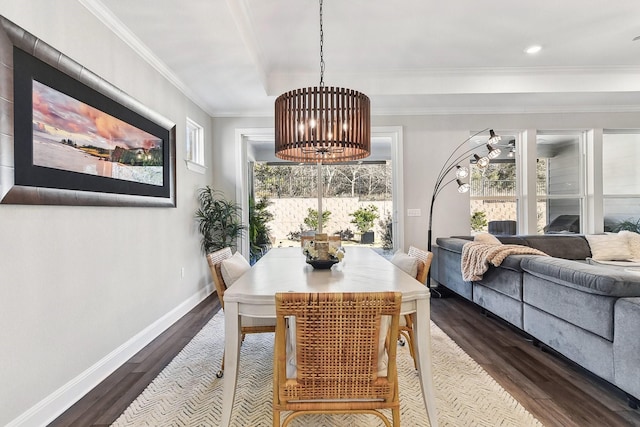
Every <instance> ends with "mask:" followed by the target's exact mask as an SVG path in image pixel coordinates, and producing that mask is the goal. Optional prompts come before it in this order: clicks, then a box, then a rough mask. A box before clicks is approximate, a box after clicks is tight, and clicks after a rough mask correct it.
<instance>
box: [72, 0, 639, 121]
mask: <svg viewBox="0 0 640 427" xmlns="http://www.w3.org/2000/svg"><path fill="white" fill-rule="evenodd" d="M80 1H81V2H82V3H83V4H84V5H85V6H86V7H87V8H88V9H89V10H91V11H92V12H93V13H95V14H96V15H97V16H98V17H99V18H100V19H102V20H103V22H105V23H106V24H107V25H109V26H110V27H111V28H112V29H113V30H114V31H115V32H116V33H117V34H119V35H120V36H121V37H122V38H123V39H124V40H125V41H127V42H128V43H129V44H130V45H131V46H132V47H134V48H135V49H137V50H138V51H139V52H140V53H141V54H142V55H144V56H145V57H146V58H147V59H148V61H149V62H150V63H151V64H153V65H154V66H155V67H156V68H157V69H158V70H160V71H161V72H162V73H163V74H165V75H166V76H167V78H169V79H170V80H171V81H173V82H174V84H176V86H178V87H179V88H180V89H181V90H183V91H184V92H185V93H186V94H187V95H188V96H189V97H190V98H191V99H193V100H194V101H195V102H196V103H197V104H198V105H200V106H201V107H202V108H204V109H205V110H206V111H207V112H208V113H209V114H211V115H212V116H251V115H257V116H270V115H272V114H273V102H274V100H275V98H276V97H277V96H278V95H280V94H281V93H283V92H285V91H288V90H291V89H296V88H298V87H305V86H316V85H318V83H319V80H320V65H319V63H320V59H319V55H320V53H319V40H320V35H319V16H318V15H319V10H318V9H319V6H318V1H317V0H188V1H187V0H135V1H131V0H80ZM636 36H640V1H637V0H613V1H610V2H603V1H602V0H538V1H522V0H520V1H514V0H483V1H478V0H449V1H434V0H401V1H390V0H325V3H324V59H325V62H326V70H325V77H324V81H325V85H326V86H341V87H348V88H350V89H356V90H359V91H361V92H364V93H365V94H367V95H368V96H369V97H370V98H371V107H372V112H373V114H374V115H379V114H423V113H434V114H443V113H509V112H564V111H577V112H580V111H603V112H606V111H640V40H639V41H633V39H634V38H635V37H636ZM532 44H539V45H541V46H542V47H543V49H542V51H541V52H540V53H538V54H537V55H527V54H525V53H524V49H525V48H526V47H528V46H529V45H532Z"/></svg>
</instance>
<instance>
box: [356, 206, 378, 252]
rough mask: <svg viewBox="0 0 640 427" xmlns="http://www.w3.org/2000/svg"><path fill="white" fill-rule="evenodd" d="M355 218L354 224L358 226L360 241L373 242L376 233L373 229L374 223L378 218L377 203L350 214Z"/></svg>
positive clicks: (364, 242)
mask: <svg viewBox="0 0 640 427" xmlns="http://www.w3.org/2000/svg"><path fill="white" fill-rule="evenodd" d="M350 215H351V216H352V217H353V219H352V220H351V223H352V224H355V226H356V228H357V229H358V231H359V232H360V243H363V244H371V243H373V241H374V234H373V231H372V228H373V224H374V222H375V220H376V219H378V217H379V215H378V207H377V206H375V205H369V206H365V207H363V208H358V209H357V210H355V211H354V212H353V213H351V214H350Z"/></svg>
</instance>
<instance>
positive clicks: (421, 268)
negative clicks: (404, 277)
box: [400, 246, 433, 369]
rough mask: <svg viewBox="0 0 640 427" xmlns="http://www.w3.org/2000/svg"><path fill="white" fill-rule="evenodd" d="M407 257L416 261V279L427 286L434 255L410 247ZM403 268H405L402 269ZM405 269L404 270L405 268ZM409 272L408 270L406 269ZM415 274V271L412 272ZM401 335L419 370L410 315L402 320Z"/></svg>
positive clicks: (414, 364)
mask: <svg viewBox="0 0 640 427" xmlns="http://www.w3.org/2000/svg"><path fill="white" fill-rule="evenodd" d="M407 255H408V256H409V257H410V258H414V259H415V260H416V264H417V268H416V273H415V278H416V280H417V281H418V282H420V283H422V284H425V281H426V280H427V275H428V274H429V268H431V261H432V260H433V253H431V252H427V251H425V250H422V249H418V248H416V247H414V246H409V251H408V252H407ZM400 268H403V267H400ZM403 269H404V268H403ZM405 271H407V272H408V270H406V269H405ZM411 273H413V270H411ZM400 335H401V336H402V337H403V338H404V340H405V341H406V342H407V344H408V345H409V353H410V354H411V357H412V358H413V366H414V367H415V368H416V369H417V368H418V362H417V361H416V351H415V346H414V336H413V321H412V320H411V316H410V315H408V314H407V315H404V316H402V317H401V318H400Z"/></svg>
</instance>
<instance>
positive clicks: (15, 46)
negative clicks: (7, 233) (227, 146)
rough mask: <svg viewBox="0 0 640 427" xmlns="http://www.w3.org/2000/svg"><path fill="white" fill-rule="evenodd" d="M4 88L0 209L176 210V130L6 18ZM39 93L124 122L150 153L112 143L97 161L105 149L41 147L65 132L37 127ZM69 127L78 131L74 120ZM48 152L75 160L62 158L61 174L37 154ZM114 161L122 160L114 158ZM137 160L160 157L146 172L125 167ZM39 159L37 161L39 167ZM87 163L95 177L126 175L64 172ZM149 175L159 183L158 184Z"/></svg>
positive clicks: (0, 99) (2, 28)
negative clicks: (100, 170)
mask: <svg viewBox="0 0 640 427" xmlns="http://www.w3.org/2000/svg"><path fill="white" fill-rule="evenodd" d="M0 81H1V82H2V84H0V87H1V89H0V204H39V205H90V206H158V207H175V206H176V172H175V171H176V167H175V165H176V156H175V143H176V126H175V124H174V123H172V122H171V121H169V120H168V119H166V118H164V117H162V116H160V115H159V114H157V113H155V112H153V111H151V110H150V109H149V108H147V107H145V106H144V105H142V104H141V103H139V102H138V101H136V100H135V99H133V98H132V97H130V96H129V95H127V94H126V93H125V92H123V91H122V90H120V89H118V88H116V87H115V86H113V85H111V84H110V83H109V82H107V81H106V80H104V79H102V78H100V77H99V76H97V75H96V74H94V73H92V72H91V71H89V70H87V69H86V68H85V67H83V66H82V65H80V64H78V63H77V62H75V61H73V60H72V59H71V58H69V57H67V56H65V55H64V54H62V53H61V52H59V51H57V50H56V49H54V48H53V47H51V46H49V45H48V44H46V43H45V42H43V41H42V40H40V39H38V38H37V37H35V36H33V35H32V34H30V33H28V32H27V31H25V30H24V29H22V28H20V27H19V26H17V25H16V24H14V23H12V22H11V21H9V20H7V19H6V18H4V17H2V16H0ZM36 88H38V89H36ZM36 90H46V91H47V92H46V93H51V94H53V95H54V96H55V97H56V98H63V99H65V100H66V101H67V102H68V103H71V104H72V105H76V104H77V105H78V106H81V107H82V108H83V109H84V110H87V111H90V112H91V114H89V113H88V116H87V117H89V116H91V117H93V116H95V115H100V116H101V117H103V118H107V119H108V120H110V121H113V122H117V123H118V124H119V125H121V126H119V128H127V129H132V131H131V132H136V133H139V134H142V135H144V136H145V137H146V139H145V140H144V142H145V144H147V145H149V146H150V147H147V148H148V149H147V148H139V147H138V148H135V147H133V148H130V147H127V146H126V145H125V146H124V147H125V148H123V147H121V146H120V145H121V144H120V143H119V142H117V143H116V142H114V141H113V140H112V141H111V143H112V144H113V145H109V147H111V149H102V148H100V149H99V150H101V151H100V153H101V154H100V155H98V154H97V153H96V151H95V150H97V149H98V148H95V147H94V146H93V143H90V144H89V145H88V147H90V149H89V148H87V146H82V147H81V145H80V144H77V145H76V144H75V142H72V141H71V139H69V140H68V142H69V144H62V143H61V142H60V141H57V140H56V141H53V139H54V137H53V136H50V137H51V140H47V141H48V143H47V144H43V143H42V142H41V141H39V142H38V144H37V145H36V139H37V138H40V136H39V135H42V134H47V135H48V134H49V132H48V131H49V130H51V129H55V130H56V131H57V130H58V128H56V127H55V126H56V125H55V123H52V124H48V125H47V126H46V127H45V126H44V125H43V124H42V123H40V122H38V123H37V124H36V123H35V121H34V117H35V110H36V109H35V107H34V102H35V101H34V97H36V92H34V91H36ZM45 102H46V100H45ZM73 103H76V104H73ZM54 107H55V105H52V108H54ZM69 117H73V116H71V115H70V116H69ZM65 120H66V123H72V120H73V119H72V118H69V119H66V118H65ZM39 126H42V127H41V128H40V127H39ZM34 128H35V130H34ZM40 130H43V131H42V132H40ZM92 132H93V133H88V134H86V135H85V136H86V137H87V138H90V137H91V136H92V135H93V136H96V139H95V140H96V141H98V138H97V133H96V132H95V129H94V130H93V131H92ZM54 134H55V133H54ZM36 135H38V136H36ZM55 135H56V138H57V137H58V135H57V134H55ZM64 141H65V142H67V140H66V139H64ZM89 141H90V142H91V140H89ZM84 144H88V143H86V142H84ZM49 145H50V146H51V147H53V148H48V149H50V150H52V151H51V152H53V150H58V151H59V150H60V149H64V150H67V152H68V153H69V154H65V155H66V156H68V158H67V157H64V156H61V158H60V160H59V163H60V164H59V165H56V166H52V165H50V164H47V161H48V160H47V159H48V158H49V157H51V156H49V155H44V154H38V153H42V150H43V148H42V147H43V146H49ZM96 145H99V144H97V143H96ZM113 147H115V149H113ZM45 148H46V147H45ZM38 150H41V151H38ZM136 150H137V151H136ZM46 153H49V152H46ZM114 153H117V154H118V155H117V156H114ZM123 153H124V154H123ZM135 153H138V157H142V156H145V153H147V154H146V158H149V159H151V158H152V157H153V158H152V160H153V163H151V160H149V161H147V163H145V165H143V164H142V162H138V163H135V164H134V161H133V160H131V161H130V164H128V163H127V164H125V163H124V160H122V159H124V158H125V154H126V155H127V156H126V158H127V159H130V158H131V157H132V156H133V155H134V154H135ZM149 153H152V154H153V156H152V155H151V154H149ZM34 157H35V158H36V159H38V160H37V161H34ZM81 157H84V158H86V159H85V160H83V161H86V162H87V163H91V164H92V165H94V167H93V169H95V165H96V164H98V165H102V164H105V165H107V164H108V167H103V169H105V170H109V171H116V172H118V171H119V173H113V172H110V173H109V174H105V173H102V174H100V173H97V172H95V171H92V170H91V169H90V168H88V167H87V168H85V169H86V170H85V169H83V168H82V167H79V166H78V167H75V165H74V167H67V166H66V165H65V162H67V161H68V162H69V163H70V165H71V163H72V161H74V159H76V158H81ZM42 159H45V161H44V162H42ZM127 161H129V160H127ZM148 164H152V166H148ZM131 171H134V172H136V173H135V174H133V175H132V177H131V176H128V175H130V174H131V173H130V172H131ZM137 171H144V172H145V174H139V173H138V172H137ZM149 171H152V172H153V174H151V173H150V172H149ZM122 172H127V174H123V173H122ZM147 172H149V173H147ZM146 175H153V178H149V177H147V176H146ZM138 176H141V178H139V177H138Z"/></svg>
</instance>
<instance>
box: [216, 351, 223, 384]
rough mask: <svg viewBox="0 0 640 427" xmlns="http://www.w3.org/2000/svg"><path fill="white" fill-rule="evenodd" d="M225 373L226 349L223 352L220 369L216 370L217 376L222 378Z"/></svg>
mask: <svg viewBox="0 0 640 427" xmlns="http://www.w3.org/2000/svg"><path fill="white" fill-rule="evenodd" d="M223 375H224V351H223V352H222V362H221V363H220V370H219V371H218V372H216V378H222V376H223Z"/></svg>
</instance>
